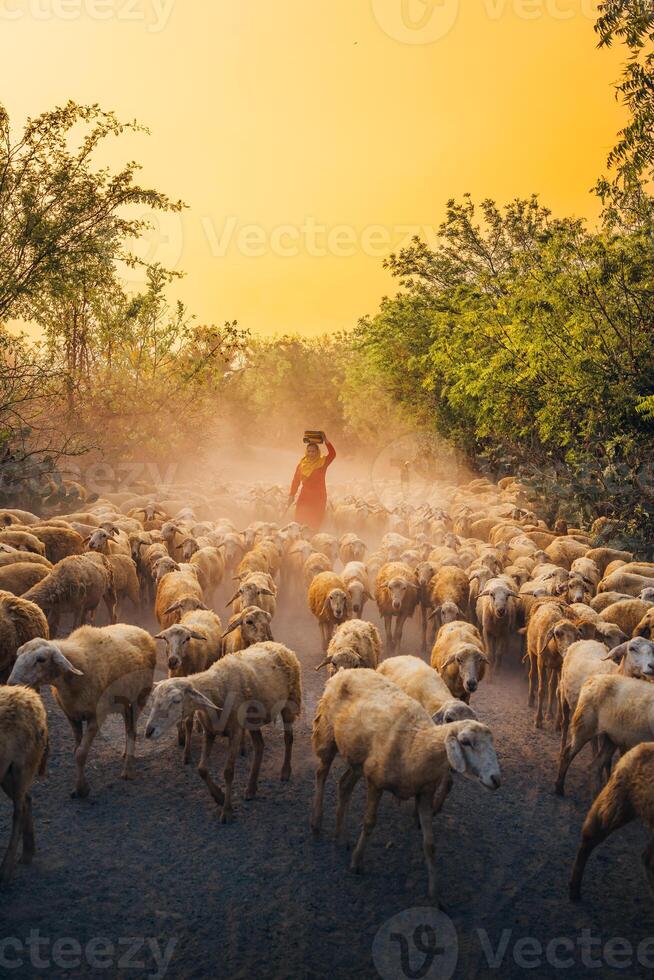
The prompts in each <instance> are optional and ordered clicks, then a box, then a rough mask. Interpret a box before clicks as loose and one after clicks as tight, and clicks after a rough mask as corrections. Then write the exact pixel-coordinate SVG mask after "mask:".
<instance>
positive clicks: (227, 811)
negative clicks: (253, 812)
mask: <svg viewBox="0 0 654 980" xmlns="http://www.w3.org/2000/svg"><path fill="white" fill-rule="evenodd" d="M242 739H243V729H242V728H237V729H236V731H235V732H234V734H233V735H232V737H231V738H230V740H229V746H228V748H227V762H226V763H225V768H224V770H223V776H224V778H225V802H224V803H223V812H222V813H221V814H220V822H221V823H231V822H232V820H233V819H234V810H233V808H232V784H233V782H234V769H235V767H236V758H237V756H238V754H239V752H240V749H241V741H242Z"/></svg>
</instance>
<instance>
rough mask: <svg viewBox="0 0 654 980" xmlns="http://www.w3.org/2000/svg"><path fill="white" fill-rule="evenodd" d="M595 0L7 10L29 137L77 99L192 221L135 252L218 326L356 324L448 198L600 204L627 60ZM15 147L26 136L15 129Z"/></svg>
mask: <svg viewBox="0 0 654 980" xmlns="http://www.w3.org/2000/svg"><path fill="white" fill-rule="evenodd" d="M594 13H595V10H594V7H593V5H592V4H591V3H590V2H589V0H542V2H541V0H460V2H458V0H427V2H425V0H277V2H275V3H273V2H271V0H0V30H1V32H2V33H1V36H2V58H1V59H0V77H1V81H2V86H1V89H0V91H1V93H2V99H3V101H4V102H5V104H6V106H7V109H8V110H9V113H10V115H11V117H12V120H13V123H14V125H15V126H16V127H18V126H19V125H20V124H22V122H23V121H24V119H25V117H26V116H27V115H36V114H37V113H39V112H40V111H42V110H44V109H46V108H51V107H53V106H54V105H56V104H61V103H63V102H65V101H66V100H68V99H74V100H76V101H78V102H99V103H100V104H101V105H102V106H103V107H105V108H112V109H114V110H115V111H116V112H117V113H118V115H119V116H121V117H122V118H124V119H133V118H136V119H138V120H139V121H140V122H142V123H144V124H146V125H147V126H148V127H149V128H150V129H151V135H150V136H144V135H140V136H132V135H130V136H128V137H125V138H124V140H123V141H122V142H117V143H114V144H113V146H112V149H111V154H110V161H111V162H112V163H114V164H118V163H119V162H122V161H123V160H126V159H129V158H135V159H137V160H139V161H140V162H141V163H142V164H143V172H142V175H141V176H142V180H143V182H144V183H146V184H149V185H153V186H156V187H157V188H159V189H160V190H163V191H165V192H167V193H168V194H169V195H170V196H172V197H175V198H178V197H179V198H182V199H183V200H184V201H185V202H186V204H187V205H188V209H187V210H186V211H185V212H184V213H183V215H182V216H180V217H177V216H172V217H168V218H165V219H164V220H163V221H162V222H161V225H160V228H159V230H158V232H157V233H156V234H155V235H153V236H151V237H150V239H149V240H148V241H145V242H143V243H142V246H141V248H140V254H142V255H143V256H147V257H148V258H151V259H153V258H154V259H157V260H160V261H162V262H163V263H164V264H168V265H169V266H171V267H174V268H177V269H180V270H184V271H185V272H186V277H185V278H184V280H183V281H181V283H180V284H179V285H177V286H176V287H175V291H176V294H177V295H179V296H180V297H181V298H182V299H183V300H184V301H185V302H186V303H187V304H188V305H189V307H190V309H191V310H192V312H194V313H196V314H197V316H198V318H199V319H200V320H201V321H215V322H221V321H223V320H225V319H227V318H229V319H233V318H236V319H238V320H239V322H240V324H241V325H242V326H244V327H249V328H251V329H252V330H254V331H257V332H261V333H265V334H273V333H279V332H285V331H298V332H301V333H306V334H315V333H319V332H322V331H327V330H334V329H342V328H348V327H351V326H352V325H353V324H354V323H355V322H356V320H357V319H358V317H359V316H361V315H362V314H365V313H370V312H373V311H374V310H375V309H376V307H377V304H378V302H379V300H380V298H381V296H382V295H384V294H385V293H388V292H392V291H393V289H394V288H395V285H394V283H393V281H392V280H391V278H390V277H389V275H388V273H387V272H386V271H385V270H384V269H383V268H382V260H383V256H384V254H386V253H387V252H389V251H391V250H393V249H396V248H397V247H398V246H399V245H400V244H401V241H402V239H403V238H406V236H407V235H410V233H411V232H412V231H414V230H418V231H421V233H423V234H424V233H425V232H424V231H422V229H423V228H424V227H426V228H427V229H428V228H429V227H430V226H437V225H438V222H439V221H440V220H441V218H442V216H443V210H444V204H445V202H446V200H447V199H448V198H449V197H456V196H460V195H461V194H463V193H464V192H466V191H470V192H471V193H472V194H473V195H474V196H476V197H483V196H490V197H494V198H496V199H497V200H499V201H506V200H507V199H510V198H512V197H515V196H520V195H528V194H529V193H531V192H532V191H536V192H538V193H539V194H540V195H541V199H542V200H543V202H545V203H547V204H548V205H549V206H550V207H552V209H553V210H554V211H556V212H559V213H572V214H576V215H586V216H588V217H589V218H590V219H591V220H592V219H594V218H595V217H596V215H597V210H598V209H597V204H596V201H595V199H594V198H593V196H592V195H591V194H590V193H589V189H590V188H591V187H592V185H593V183H594V182H595V179H596V177H597V176H598V175H599V174H600V172H602V170H603V168H604V161H605V158H606V155H607V152H608V151H609V149H610V148H611V146H612V145H613V143H614V141H615V139H614V138H615V134H616V132H617V130H618V129H619V126H620V122H621V113H620V109H619V106H618V105H617V103H616V101H615V97H614V92H613V89H612V83H614V82H615V80H616V79H617V77H618V74H619V68H620V62H621V60H622V59H623V57H624V55H623V52H622V51H620V50H619V49H616V50H611V51H606V50H602V51H598V50H597V48H596V40H595V36H594V33H593V23H594ZM16 132H18V129H16Z"/></svg>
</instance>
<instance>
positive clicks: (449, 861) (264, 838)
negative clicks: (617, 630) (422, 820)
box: [0, 608, 654, 980]
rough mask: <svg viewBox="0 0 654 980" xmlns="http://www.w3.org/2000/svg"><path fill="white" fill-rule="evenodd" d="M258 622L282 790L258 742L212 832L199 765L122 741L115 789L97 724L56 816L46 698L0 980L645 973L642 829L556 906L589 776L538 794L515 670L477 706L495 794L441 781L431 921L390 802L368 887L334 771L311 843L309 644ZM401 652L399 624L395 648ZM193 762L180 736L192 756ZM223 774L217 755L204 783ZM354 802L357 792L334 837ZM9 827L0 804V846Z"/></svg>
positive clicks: (112, 730)
mask: <svg viewBox="0 0 654 980" xmlns="http://www.w3.org/2000/svg"><path fill="white" fill-rule="evenodd" d="M373 618H374V616H373ZM148 625H151V626H153V625H154V624H148ZM274 627H275V629H274V632H275V638H276V639H278V640H281V641H284V642H286V643H287V644H288V645H289V646H291V647H292V648H293V649H294V650H296V651H297V653H298V655H299V656H300V658H301V660H302V663H303V668H304V687H305V695H306V708H305V714H304V717H303V718H302V720H301V723H300V724H299V725H298V729H297V738H296V742H295V758H294V772H293V778H292V780H291V782H290V783H287V784H284V783H280V781H279V778H278V776H279V770H280V766H281V759H282V745H283V742H282V732H281V729H279V728H277V729H273V730H271V731H270V732H269V734H268V735H267V736H266V754H265V757H264V763H263V768H262V778H261V781H260V791H259V796H258V798H257V799H256V800H254V801H252V802H249V803H245V802H243V789H244V785H245V779H246V770H247V767H248V765H249V759H241V760H240V761H239V764H238V768H237V778H236V797H235V798H236V804H237V807H238V810H237V818H236V822H235V823H234V824H232V825H230V826H222V825H221V824H220V823H219V820H218V816H217V812H216V808H215V806H214V804H213V802H212V800H211V798H210V797H209V794H208V793H207V790H206V789H205V786H204V784H203V783H202V781H201V780H200V779H199V777H198V775H197V772H196V769H195V765H193V766H187V767H184V766H183V765H182V763H181V759H180V756H179V752H178V750H177V748H176V746H175V745H174V744H173V738H172V736H171V737H170V738H169V739H167V740H165V744H161V745H157V746H156V749H155V748H154V747H153V746H152V745H151V744H150V743H147V742H145V741H144V740H140V741H139V745H138V748H137V751H138V755H139V759H138V779H137V781H135V782H133V783H125V782H123V781H121V780H120V779H119V778H118V776H119V772H120V767H121V759H120V752H121V751H122V734H121V733H120V732H119V729H118V727H117V726H113V725H112V726H108V728H107V731H106V732H105V733H104V734H103V735H102V736H101V737H100V738H99V739H98V741H97V742H96V745H95V747H94V749H93V751H92V755H91V764H90V766H89V769H88V774H89V778H90V781H91V784H92V794H91V796H90V798H89V799H88V800H84V801H79V800H72V799H70V797H69V793H70V789H71V787H72V784H73V764H72V737H71V734H70V731H69V729H68V725H67V723H66V722H65V720H64V719H63V716H62V715H61V713H60V712H59V711H58V709H56V708H55V707H54V706H53V704H52V701H51V698H50V696H49V694H48V695H47V701H48V708H49V711H50V718H51V740H52V751H51V759H50V766H49V772H48V775H47V778H46V779H45V781H43V782H41V783H39V784H37V786H36V788H35V794H34V798H35V821H36V832H37V846H38V853H37V856H36V859H35V862H34V864H33V866H32V867H31V868H24V867H19V870H18V873H17V875H16V878H15V880H14V882H13V883H12V884H11V885H10V886H9V887H8V888H7V889H6V890H4V891H3V892H2V893H1V895H0V903H1V904H0V917H1V919H0V925H1V937H2V942H1V944H0V976H2V977H15V978H30V980H31V978H34V977H37V976H49V977H61V978H63V977H66V978H76V977H112V978H113V977H126V978H141V977H157V978H160V977H163V976H164V975H165V976H167V977H168V978H171V980H178V978H179V980H182V978H184V980H185V978H211V980H223V978H242V980H268V978H271V980H272V978H275V980H285V978H292V980H311V978H323V977H324V978H343V980H352V978H368V977H378V976H382V977H386V978H393V980H395V978H398V980H403V978H407V980H408V978H411V980H416V978H418V980H425V978H426V980H431V978H436V980H447V978H449V977H456V978H460V980H472V978H477V977H497V978H498V980H513V978H517V977H537V978H546V977H547V978H549V977H559V976H560V977H570V978H574V980H579V978H583V977H601V978H612V977H616V978H617V977H621V978H624V977H629V978H637V977H646V976H651V971H652V969H653V968H654V904H653V902H652V898H651V896H650V894H649V892H648V891H647V887H646V884H645V880H644V876H643V875H642V874H641V870H640V864H639V855H640V852H641V851H642V850H643V847H644V845H645V841H646V836H645V833H644V831H643V830H642V829H641V828H640V827H639V826H636V825H634V826H631V827H628V828H626V829H625V830H623V831H621V832H619V833H617V834H616V835H615V836H614V837H613V838H611V839H610V841H609V842H608V843H607V844H606V845H604V847H602V848H600V849H599V850H598V851H597V852H596V853H595V855H594V856H593V857H592V858H591V861H590V863H589V866H588V871H587V877H586V883H585V896H584V901H583V903H582V904H581V905H580V906H573V905H571V904H570V903H569V902H568V899H567V894H566V891H567V888H566V882H567V876H568V872H569V868H570V864H571V861H572V859H573V857H574V853H575V849H576V844H577V840H578V836H579V830H580V827H581V824H582V821H583V817H584V814H585V812H586V809H587V806H588V804H589V801H590V793H589V789H588V786H587V781H586V774H585V759H584V757H582V758H581V759H580V760H578V761H577V763H575V764H574V765H573V767H572V770H571V772H570V778H569V796H568V798H567V799H565V800H560V799H558V798H556V797H555V796H554V795H553V792H552V785H553V774H554V769H555V760H556V754H557V749H558V738H557V737H556V736H555V734H554V733H553V732H552V731H551V730H546V731H543V732H536V731H535V730H534V729H533V716H532V713H531V711H530V710H529V709H528V708H527V707H526V684H525V680H524V676H523V673H522V668H519V667H518V665H517V664H515V665H509V668H508V670H507V671H506V673H505V674H504V675H503V676H502V677H501V679H500V680H499V681H498V682H497V683H495V684H493V685H492V686H488V685H486V684H485V683H484V684H482V685H481V689H480V691H479V692H478V694H477V695H476V698H475V700H474V706H475V708H476V709H477V710H478V713H479V715H480V717H481V718H482V719H483V720H484V721H486V722H487V723H488V724H490V725H491V726H492V728H493V731H494V733H495V740H496V747H497V750H498V755H499V758H500V762H501V766H502V772H503V785H502V787H501V789H500V790H499V791H498V792H496V793H490V792H488V791H486V790H484V789H482V788H481V786H479V785H478V784H476V783H472V782H468V781H462V780H458V781H457V782H456V784H455V787H454V789H453V791H452V793H451V795H450V797H449V799H448V801H447V803H446V806H445V809H444V810H443V812H442V813H441V814H439V815H438V816H437V817H436V822H435V826H436V830H437V849H438V869H439V880H440V897H441V901H442V903H443V905H444V907H445V909H446V912H447V915H446V916H444V915H443V914H442V913H439V912H438V911H437V910H436V909H435V907H434V905H433V904H431V903H429V901H428V899H427V897H426V873H425V868H424V864H423V857H422V847H421V836H420V834H419V832H418V831H417V830H416V828H415V826H414V822H413V815H412V810H411V806H410V805H408V804H405V805H403V806H398V804H397V802H396V801H394V800H393V799H392V798H390V797H385V799H384V801H383V803H382V806H381V808H380V814H379V821H378V825H377V828H376V830H375V833H374V834H373V837H372V840H371V842H370V845H369V848H368V851H367V855H366V861H365V874H364V875H362V876H360V877H359V876H355V875H353V874H351V873H350V872H349V870H348V855H347V853H346V852H345V851H343V850H342V849H340V848H338V847H337V846H336V845H335V844H334V842H333V820H334V799H335V792H334V791H335V778H334V776H337V775H338V773H339V771H340V766H339V765H338V764H337V765H335V767H334V770H333V775H332V777H331V779H330V783H329V793H328V796H327V800H326V809H325V826H324V833H323V836H322V837H321V839H319V840H318V841H315V840H313V839H312V835H311V833H310V831H309V825H308V812H309V806H310V802H311V798H312V793H313V770H314V766H313V760H312V754H311V745H310V729H311V720H312V717H313V711H314V707H315V704H316V700H317V698H318V696H319V694H320V691H321V689H322V685H323V683H324V676H323V674H316V673H315V672H314V670H313V666H314V665H315V664H316V663H318V662H319V660H320V648H319V641H318V630H317V627H316V626H315V624H314V623H313V622H312V621H311V619H310V617H309V615H308V614H307V613H306V611H305V610H304V609H300V610H299V611H297V612H294V611H293V610H292V609H290V608H286V609H284V608H282V609H281V611H280V614H279V616H278V617H277V619H276V620H275V622H274ZM416 650H417V632H416V631H415V628H413V627H412V628H411V629H409V631H408V634H407V637H406V640H405V649H404V651H403V652H414V651H416ZM160 673H161V676H163V670H162V671H161V672H160ZM142 729H143V722H141V730H142ZM198 749H199V746H198V744H197V736H196V742H195V743H194V759H195V760H197V757H198ZM223 759H224V748H222V747H221V749H220V751H219V752H218V753H216V755H215V757H214V771H215V772H217V773H220V772H221V768H222V761H223ZM363 797H364V788H363V785H361V784H360V785H359V787H357V791H356V792H355V796H354V799H353V804H352V808H351V813H350V839H351V840H353V839H354V836H355V834H356V833H357V832H358V829H359V825H360V820H361V816H362V808H363ZM8 828H9V806H8V805H7V803H6V800H5V801H4V802H2V803H0V843H2V846H3V847H4V842H5V841H6V839H7V834H8ZM395 917H398V918H395Z"/></svg>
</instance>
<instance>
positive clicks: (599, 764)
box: [591, 736, 615, 796]
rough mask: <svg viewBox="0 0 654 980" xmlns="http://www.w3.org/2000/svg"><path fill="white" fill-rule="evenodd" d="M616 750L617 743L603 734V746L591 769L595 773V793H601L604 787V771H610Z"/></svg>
mask: <svg viewBox="0 0 654 980" xmlns="http://www.w3.org/2000/svg"><path fill="white" fill-rule="evenodd" d="M614 752H615V745H614V744H613V742H612V741H611V739H610V738H607V737H606V736H603V737H602V739H601V748H600V750H599V752H598V753H597V756H596V757H595V759H593V762H592V765H591V769H592V774H593V783H594V790H595V795H596V796H597V795H599V793H601V791H602V789H603V787H604V782H605V781H604V778H603V777H604V773H605V771H608V769H609V768H610V765H611V759H612V758H613V753H614Z"/></svg>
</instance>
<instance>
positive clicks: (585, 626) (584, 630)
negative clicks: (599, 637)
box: [575, 620, 596, 640]
mask: <svg viewBox="0 0 654 980" xmlns="http://www.w3.org/2000/svg"><path fill="white" fill-rule="evenodd" d="M575 625H576V627H577V629H578V630H579V632H580V633H581V638H582V639H583V640H592V639H594V637H595V634H596V630H595V623H590V622H588V620H586V621H584V620H582V621H581V622H578V623H575Z"/></svg>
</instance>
